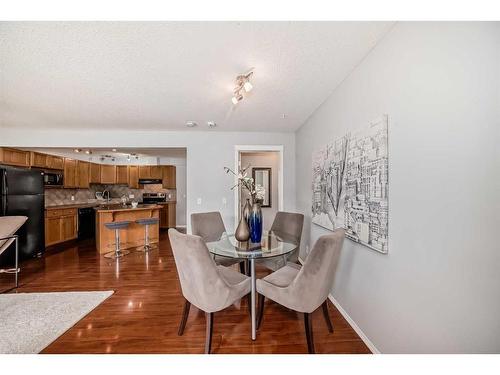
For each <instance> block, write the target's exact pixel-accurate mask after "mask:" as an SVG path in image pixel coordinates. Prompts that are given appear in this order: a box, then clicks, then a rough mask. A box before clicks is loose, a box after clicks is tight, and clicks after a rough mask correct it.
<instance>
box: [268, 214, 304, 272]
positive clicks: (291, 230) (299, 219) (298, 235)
mask: <svg viewBox="0 0 500 375" xmlns="http://www.w3.org/2000/svg"><path fill="white" fill-rule="evenodd" d="M303 225H304V215H302V214H298V213H294V212H283V211H279V212H277V213H276V216H275V217H274V221H273V224H272V225H271V231H273V232H274V233H275V234H276V235H277V236H278V237H280V238H282V239H283V240H284V241H286V242H291V243H294V244H296V245H297V249H296V250H294V251H293V252H292V253H290V254H288V255H287V256H285V257H279V258H275V259H266V260H264V261H262V262H261V263H262V264H263V265H264V266H265V267H267V268H269V269H270V270H272V271H276V270H277V269H279V268H281V267H283V266H284V265H285V264H286V263H287V262H293V263H297V262H298V260H299V252H300V241H301V239H302V227H303Z"/></svg>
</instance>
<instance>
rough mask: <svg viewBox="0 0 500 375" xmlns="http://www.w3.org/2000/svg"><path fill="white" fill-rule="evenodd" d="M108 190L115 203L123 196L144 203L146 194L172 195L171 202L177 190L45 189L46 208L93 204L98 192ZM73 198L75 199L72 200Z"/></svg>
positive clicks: (155, 187) (150, 187)
mask: <svg viewBox="0 0 500 375" xmlns="http://www.w3.org/2000/svg"><path fill="white" fill-rule="evenodd" d="M103 190H108V191H109V194H110V198H111V199H112V201H114V202H119V201H120V199H121V197H122V196H126V197H127V198H128V197H129V195H133V196H134V198H131V199H130V200H131V201H136V202H142V194H143V193H144V192H165V193H167V194H170V197H171V198H170V199H168V197H167V199H168V200H171V201H175V200H176V191H175V189H163V187H162V185H144V189H131V188H129V187H128V186H126V185H94V184H92V185H90V187H89V188H88V189H57V188H49V189H45V206H56V205H62V204H74V203H93V202H95V201H96V197H95V193H96V192H97V191H103ZM71 197H73V198H74V199H73V200H72V199H71Z"/></svg>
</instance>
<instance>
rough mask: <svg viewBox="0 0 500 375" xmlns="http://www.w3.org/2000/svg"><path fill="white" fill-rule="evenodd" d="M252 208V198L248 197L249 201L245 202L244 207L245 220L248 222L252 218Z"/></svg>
mask: <svg viewBox="0 0 500 375" xmlns="http://www.w3.org/2000/svg"><path fill="white" fill-rule="evenodd" d="M251 210H252V205H251V204H250V199H248V198H247V202H246V203H245V206H244V207H243V212H242V216H243V217H244V218H245V220H246V221H247V223H248V219H250V211H251Z"/></svg>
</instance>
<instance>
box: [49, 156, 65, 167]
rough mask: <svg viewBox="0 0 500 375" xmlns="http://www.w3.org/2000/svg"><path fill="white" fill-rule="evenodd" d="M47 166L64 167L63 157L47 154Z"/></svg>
mask: <svg viewBox="0 0 500 375" xmlns="http://www.w3.org/2000/svg"><path fill="white" fill-rule="evenodd" d="M47 168H49V169H61V170H62V169H63V168H64V158H62V157H60V156H54V155H47Z"/></svg>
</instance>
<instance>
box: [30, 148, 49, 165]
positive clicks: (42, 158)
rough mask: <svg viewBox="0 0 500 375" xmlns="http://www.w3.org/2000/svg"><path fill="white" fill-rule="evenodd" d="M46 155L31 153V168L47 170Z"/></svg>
mask: <svg viewBox="0 0 500 375" xmlns="http://www.w3.org/2000/svg"><path fill="white" fill-rule="evenodd" d="M47 156H49V155H47V154H42V153H40V152H31V166H32V167H36V168H47Z"/></svg>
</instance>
